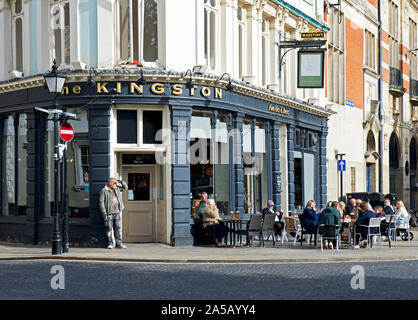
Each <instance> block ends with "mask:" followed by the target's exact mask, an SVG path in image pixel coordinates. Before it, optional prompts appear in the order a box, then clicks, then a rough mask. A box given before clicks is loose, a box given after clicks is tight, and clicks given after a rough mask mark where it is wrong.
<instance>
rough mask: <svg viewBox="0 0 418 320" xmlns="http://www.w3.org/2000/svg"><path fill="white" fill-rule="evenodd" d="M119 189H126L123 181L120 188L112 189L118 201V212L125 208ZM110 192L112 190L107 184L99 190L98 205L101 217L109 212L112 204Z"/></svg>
mask: <svg viewBox="0 0 418 320" xmlns="http://www.w3.org/2000/svg"><path fill="white" fill-rule="evenodd" d="M120 189H122V191H125V190H127V189H128V185H127V184H126V182H125V181H122V188H116V189H115V191H114V192H115V193H116V197H117V198H118V201H119V210H120V212H122V210H123V209H125V206H124V204H123V201H122V193H121V190H120ZM111 192H112V191H110V188H109V187H108V186H105V187H104V188H103V189H102V190H100V197H99V206H100V212H101V213H102V215H103V217H106V216H107V215H108V214H109V212H111V207H112V205H113V202H112V195H111V194H110V193H111Z"/></svg>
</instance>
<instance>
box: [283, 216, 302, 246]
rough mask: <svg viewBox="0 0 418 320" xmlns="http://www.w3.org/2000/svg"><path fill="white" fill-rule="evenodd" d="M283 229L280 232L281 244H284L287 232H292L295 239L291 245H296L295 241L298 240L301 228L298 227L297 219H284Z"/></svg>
mask: <svg viewBox="0 0 418 320" xmlns="http://www.w3.org/2000/svg"><path fill="white" fill-rule="evenodd" d="M283 220H284V227H283V231H282V235H281V237H282V243H283V242H284V239H285V238H286V240H287V239H288V238H287V232H288V231H289V232H290V231H293V232H296V234H295V239H294V241H293V244H294V245H296V241H297V238H298V235H299V233H300V232H301V226H300V222H299V219H296V218H295V217H284V218H283Z"/></svg>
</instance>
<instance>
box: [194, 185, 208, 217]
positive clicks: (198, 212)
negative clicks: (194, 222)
mask: <svg viewBox="0 0 418 320" xmlns="http://www.w3.org/2000/svg"><path fill="white" fill-rule="evenodd" d="M207 202H208V194H207V193H206V192H205V191H203V192H202V193H201V194H200V203H199V205H198V206H197V209H196V218H200V219H202V215H203V210H205V207H206V204H207Z"/></svg>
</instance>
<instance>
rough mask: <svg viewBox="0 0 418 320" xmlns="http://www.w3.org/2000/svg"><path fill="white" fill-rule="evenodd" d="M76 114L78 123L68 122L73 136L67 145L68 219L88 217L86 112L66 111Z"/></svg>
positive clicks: (88, 179)
mask: <svg viewBox="0 0 418 320" xmlns="http://www.w3.org/2000/svg"><path fill="white" fill-rule="evenodd" d="M67 112H70V113H75V114H77V117H78V118H79V119H80V120H79V121H72V120H69V121H68V122H69V123H71V125H72V126H73V127H74V132H76V133H75V136H74V139H73V140H71V142H68V143H67V161H66V170H67V190H68V210H69V216H70V218H88V216H89V206H90V201H89V187H90V184H89V183H90V177H89V175H90V169H89V129H88V120H87V112H86V110H80V109H76V108H74V109H67Z"/></svg>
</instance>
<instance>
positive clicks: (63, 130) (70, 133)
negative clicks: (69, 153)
mask: <svg viewBox="0 0 418 320" xmlns="http://www.w3.org/2000/svg"><path fill="white" fill-rule="evenodd" d="M60 137H61V139H62V140H64V141H65V142H70V141H71V140H73V138H74V128H73V126H72V125H71V124H69V123H68V122H64V123H63V124H62V125H61V127H60Z"/></svg>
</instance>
